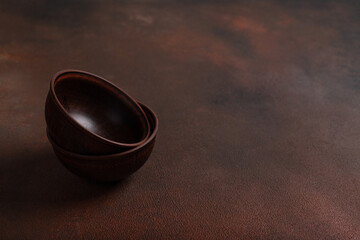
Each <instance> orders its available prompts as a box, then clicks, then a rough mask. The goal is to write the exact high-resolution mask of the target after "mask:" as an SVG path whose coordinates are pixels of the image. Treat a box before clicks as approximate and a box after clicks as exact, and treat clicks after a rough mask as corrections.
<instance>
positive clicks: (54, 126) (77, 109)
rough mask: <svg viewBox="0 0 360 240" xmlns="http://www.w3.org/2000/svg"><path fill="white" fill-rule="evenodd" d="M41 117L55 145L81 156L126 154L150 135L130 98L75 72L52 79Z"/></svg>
mask: <svg viewBox="0 0 360 240" xmlns="http://www.w3.org/2000/svg"><path fill="white" fill-rule="evenodd" d="M45 118H46V123H47V129H48V131H49V133H50V134H51V137H52V138H53V139H54V140H55V142H56V143H57V144H58V145H59V146H61V147H62V148H63V149H65V150H67V151H70V152H74V153H79V154H85V155H104V154H112V153H118V152H121V151H126V150H128V149H131V148H134V147H137V146H139V145H142V144H143V143H144V142H145V141H146V140H147V138H148V137H149V135H150V125H149V122H148V119H147V117H146V115H145V113H144V111H143V110H142V108H141V107H140V106H139V104H138V103H137V102H136V101H135V100H134V99H132V98H131V97H130V96H129V95H128V94H126V93H125V92H124V91H122V90H121V89H120V88H118V87H117V86H115V85H114V84H112V83H110V82H109V81H107V80H105V79H103V78H101V77H99V76H96V75H94V74H91V73H87V72H83V71H79V70H66V71H62V72H59V73H57V74H56V75H55V76H54V78H53V79H52V81H51V83H50V90H49V93H48V96H47V99H46V104H45Z"/></svg>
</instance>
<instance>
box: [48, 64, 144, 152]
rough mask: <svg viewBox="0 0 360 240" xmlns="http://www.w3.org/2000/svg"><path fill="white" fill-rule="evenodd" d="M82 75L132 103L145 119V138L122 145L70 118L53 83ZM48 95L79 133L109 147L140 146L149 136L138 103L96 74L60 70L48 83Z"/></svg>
mask: <svg viewBox="0 0 360 240" xmlns="http://www.w3.org/2000/svg"><path fill="white" fill-rule="evenodd" d="M74 73H75V74H82V75H85V76H90V77H93V78H96V80H99V81H102V82H104V83H105V84H107V85H109V86H110V87H112V88H114V89H115V90H116V91H118V92H121V94H122V95H123V96H125V97H126V98H128V99H129V100H130V102H132V103H133V104H134V105H135V107H136V108H137V109H138V110H139V112H140V113H141V115H142V117H143V118H144V119H145V122H146V128H147V129H146V130H147V133H146V134H145V137H144V138H143V139H142V140H141V141H138V142H136V143H122V142H117V141H114V140H111V139H108V138H105V137H103V136H101V135H99V134H96V133H94V132H92V131H90V130H88V129H86V128H84V127H83V126H82V125H81V124H79V123H78V122H77V121H76V120H75V119H74V118H73V117H71V115H70V114H69V113H68V111H67V110H66V109H65V108H64V106H63V105H62V104H61V102H60V101H59V99H58V97H57V95H56V93H55V82H56V80H57V79H58V78H60V77H61V76H63V75H66V74H74ZM50 93H51V94H50V95H51V98H52V99H53V100H54V101H55V103H56V105H57V107H59V108H60V111H61V112H62V113H63V114H64V115H65V117H66V118H67V119H68V120H69V122H70V123H71V124H72V125H73V126H74V127H76V128H78V129H79V130H80V131H82V132H83V133H85V134H88V135H90V136H91V137H93V138H96V139H98V140H100V141H102V142H105V143H107V144H111V145H114V146H119V147H128V148H131V147H136V146H139V145H141V144H143V143H144V142H145V141H146V140H147V139H148V138H149V136H150V124H149V120H148V118H147V116H146V114H145V112H144V110H143V109H142V108H141V107H140V105H139V104H138V102H137V101H136V100H135V99H133V98H132V97H131V96H130V95H129V94H127V93H126V92H125V91H124V90H122V89H121V88H119V87H118V86H116V85H115V84H113V83H112V82H110V81H108V80H106V79H105V78H103V77H100V76H98V75H96V74H93V73H90V72H86V71H82V70H77V69H65V70H61V71H59V72H57V73H55V75H54V76H53V77H52V79H51V81H50Z"/></svg>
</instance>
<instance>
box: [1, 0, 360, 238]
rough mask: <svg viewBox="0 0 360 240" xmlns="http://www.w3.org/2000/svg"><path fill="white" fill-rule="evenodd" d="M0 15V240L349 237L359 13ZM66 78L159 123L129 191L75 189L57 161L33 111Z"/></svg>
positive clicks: (292, 7)
mask: <svg viewBox="0 0 360 240" xmlns="http://www.w3.org/2000/svg"><path fill="white" fill-rule="evenodd" d="M300 2H302V3H300ZM0 12H1V14H0V153H1V157H0V239H101V238H102V239H359V238H360V148H359V144H360V79H359V77H360V71H359V69H360V68H359V66H360V57H359V56H360V47H359V42H360V14H359V12H360V5H359V3H358V1H342V2H340V1H337V2H336V1H333V2H330V1H316V2H314V1H283V2H282V1H253V2H250V1H211V0H209V1H206V0H204V1H186V0H184V1H160V0H159V1H157V0H154V1H151V0H149V1H147V0H143V1H142V0H139V1H122V2H121V3H120V1H110V0H107V1H82V0H78V1H70V0H66V1H48V0H34V1H11V0H5V1H1V3H0ZM67 68H75V69H81V70H85V71H89V72H93V73H95V74H97V75H100V76H103V77H105V78H107V79H109V80H110V81H112V82H114V83H115V84H117V85H118V86H119V87H121V88H122V89H124V90H126V91H127V92H128V93H129V94H130V95H131V96H133V97H134V98H136V99H137V100H139V101H140V102H143V103H145V104H147V105H148V106H150V107H151V108H152V109H153V110H154V111H155V112H156V113H157V114H158V117H159V121H160V126H159V135H158V138H157V143H156V145H155V148H154V151H153V153H152V155H151V156H150V158H149V160H148V162H147V163H146V164H145V165H144V166H143V167H142V168H141V169H140V170H139V171H138V172H136V173H135V174H134V175H132V176H131V177H130V178H128V179H126V180H124V181H121V182H119V183H117V184H107V185H104V184H97V183H93V182H88V181H85V180H82V179H81V178H78V177H77V176H75V175H73V174H71V173H70V172H69V171H67V170H66V169H65V168H64V167H63V166H62V165H61V164H60V162H59V161H58V160H57V159H56V157H55V155H54V153H53V151H52V148H51V145H50V144H49V142H48V140H47V138H46V132H45V128H46V126H45V119H44V103H45V98H46V94H47V91H48V89H49V81H50V79H51V77H52V76H53V74H54V73H55V72H57V71H59V70H62V69H67Z"/></svg>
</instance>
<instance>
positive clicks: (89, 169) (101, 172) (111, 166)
mask: <svg viewBox="0 0 360 240" xmlns="http://www.w3.org/2000/svg"><path fill="white" fill-rule="evenodd" d="M140 105H141V107H142V108H143V110H144V112H145V113H146V115H147V118H148V119H149V122H150V129H151V134H150V136H149V138H148V139H147V140H146V142H144V143H143V144H142V145H140V146H137V147H135V148H133V149H130V150H128V151H125V152H121V153H117V154H110V155H98V156H92V155H82V154H76V153H72V152H69V151H66V150H64V149H63V148H62V147H60V146H59V145H58V144H57V143H56V142H55V140H54V139H53V138H52V136H51V133H50V132H47V134H48V139H49V141H50V143H51V145H52V147H53V149H54V152H55V154H56V156H57V157H58V159H59V160H60V161H61V163H62V164H63V165H64V166H65V167H66V168H67V169H68V170H70V171H71V172H72V173H74V174H76V175H78V176H80V177H83V178H86V179H91V180H95V181H100V182H114V181H118V180H121V179H124V178H126V177H128V176H130V175H131V174H133V173H134V172H136V171H137V170H138V169H139V168H140V167H141V166H143V165H144V163H145V162H146V161H147V159H148V158H149V156H150V154H151V152H152V150H153V147H154V144H155V138H156V136H157V132H158V118H157V117H156V115H155V113H154V112H153V111H152V110H151V109H150V108H148V107H147V106H145V105H143V104H140Z"/></svg>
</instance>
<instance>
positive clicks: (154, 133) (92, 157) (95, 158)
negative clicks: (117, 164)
mask: <svg viewBox="0 0 360 240" xmlns="http://www.w3.org/2000/svg"><path fill="white" fill-rule="evenodd" d="M139 105H141V107H142V108H146V109H147V110H148V111H149V112H150V114H151V115H152V117H153V119H154V129H153V131H152V132H151V134H150V136H149V138H148V139H146V141H145V142H144V143H142V144H141V145H139V146H137V147H134V148H131V149H129V150H126V151H124V152H120V153H113V154H104V155H85V154H79V153H74V152H70V151H68V150H65V149H63V148H62V147H61V146H59V145H58V144H57V143H56V142H55V141H54V139H53V138H52V137H51V136H50V134H49V130H48V129H47V128H46V134H47V137H48V139H49V141H50V143H51V145H52V146H53V147H54V148H56V151H60V152H61V153H62V154H65V155H68V156H73V157H75V158H77V159H81V160H90V161H103V160H104V157H106V158H116V157H120V156H124V155H127V154H129V153H132V152H136V151H137V150H139V149H140V148H142V147H144V146H145V145H147V144H149V143H150V142H151V141H152V140H154V139H155V137H156V136H157V132H158V129H159V119H158V117H157V116H156V114H155V113H154V111H153V110H152V109H151V108H149V107H148V106H146V105H145V104H142V103H139Z"/></svg>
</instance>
